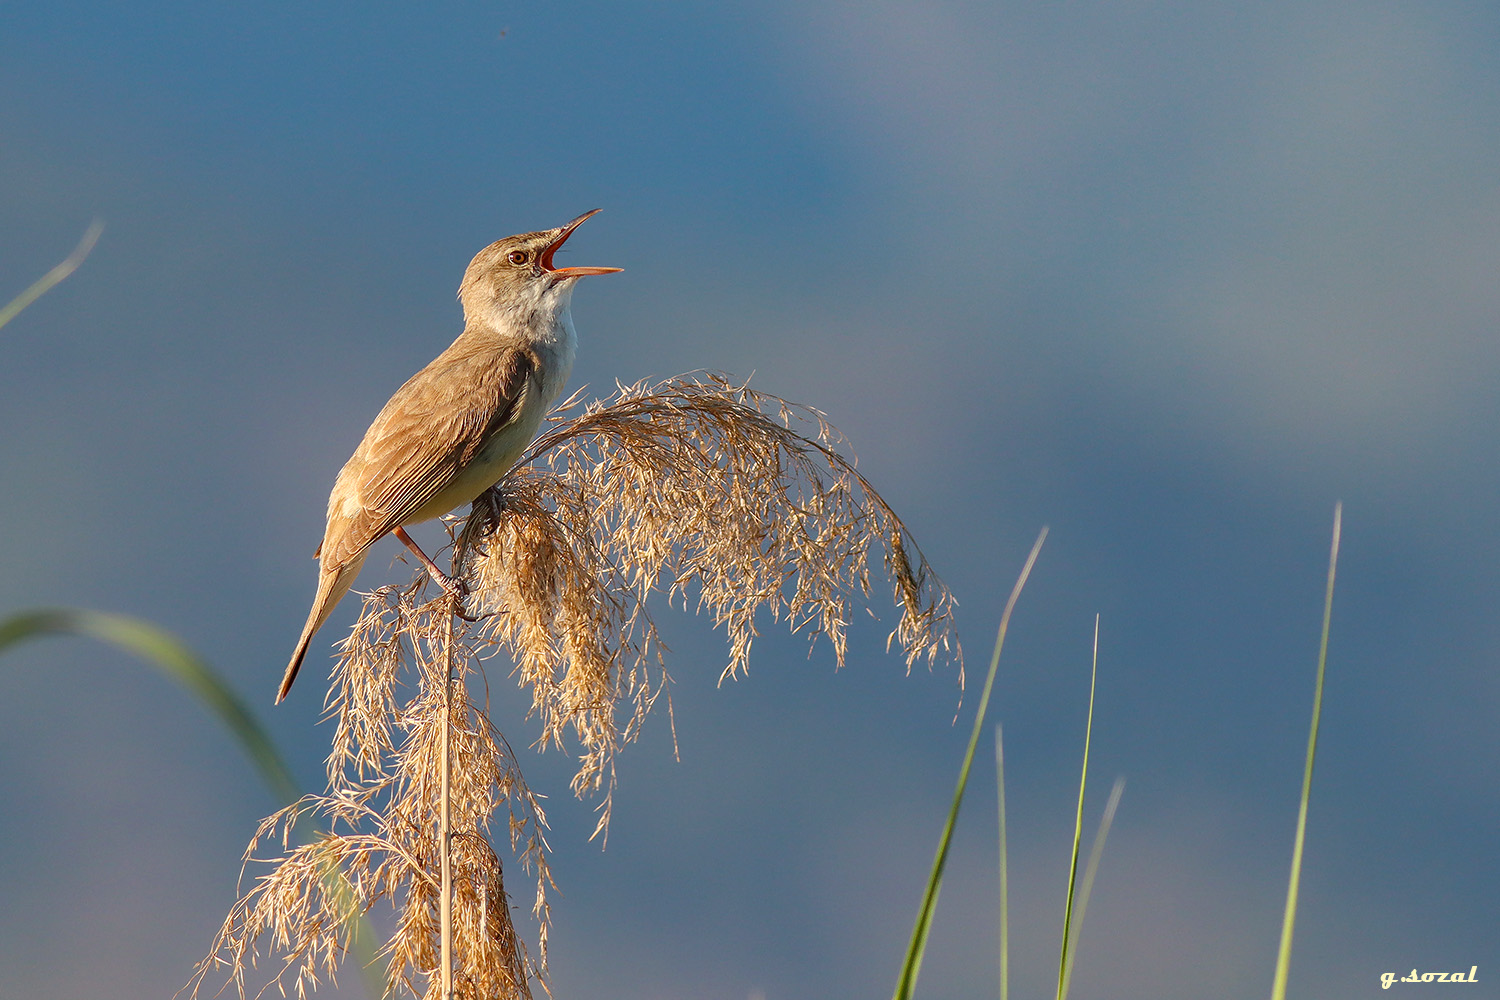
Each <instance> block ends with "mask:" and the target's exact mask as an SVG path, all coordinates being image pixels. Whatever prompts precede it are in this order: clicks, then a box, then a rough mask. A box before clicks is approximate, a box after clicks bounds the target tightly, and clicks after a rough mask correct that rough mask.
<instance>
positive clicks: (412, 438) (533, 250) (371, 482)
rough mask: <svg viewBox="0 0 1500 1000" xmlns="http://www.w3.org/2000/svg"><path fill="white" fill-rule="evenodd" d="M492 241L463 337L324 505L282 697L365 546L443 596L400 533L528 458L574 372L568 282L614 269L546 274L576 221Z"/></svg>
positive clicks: (475, 275)
mask: <svg viewBox="0 0 1500 1000" xmlns="http://www.w3.org/2000/svg"><path fill="white" fill-rule="evenodd" d="M598 211H599V209H597V208H596V209H594V211H593V212H585V213H584V214H583V215H580V216H579V217H578V218H576V219H574V220H573V221H572V222H570V223H568V224H567V225H566V226H562V227H560V228H557V229H548V230H545V231H543V232H539V233H522V234H521V235H519V236H508V237H506V238H505V239H503V240H500V241H499V242H497V243H491V244H490V245H489V246H487V247H485V248H484V249H483V250H481V251H479V253H478V254H476V255H475V257H474V259H473V260H472V261H470V262H469V267H468V270H466V271H465V272H464V280H463V283H462V284H461V285H459V287H458V298H459V301H460V302H462V303H463V309H464V331H463V333H462V334H460V335H459V338H458V339H457V340H455V341H454V342H453V343H452V344H451V345H449V347H448V349H447V350H446V351H444V352H443V353H442V354H439V355H438V356H437V357H436V358H435V359H434V360H433V361H432V363H431V364H429V365H428V366H427V367H426V368H423V369H422V370H421V371H419V372H417V373H416V374H415V375H413V376H412V377H411V378H410V379H408V380H407V382H406V384H405V385H403V386H402V387H401V388H400V389H397V390H396V394H395V395H394V396H392V397H391V398H390V402H388V403H386V404H385V408H384V409H382V410H381V411H380V415H379V416H377V417H376V418H375V422H374V423H373V424H371V425H370V429H369V430H367V431H365V437H364V440H363V441H361V442H360V443H359V447H358V448H356V449H354V454H353V456H351V457H350V459H349V461H348V462H346V463H344V468H343V469H342V470H340V472H339V476H338V480H337V481H336V482H335V483H334V484H333V492H332V493H331V494H329V496H328V527H327V529H326V530H325V531H324V533H323V544H322V545H320V546H319V547H318V551H317V552H316V553H315V556H316V557H317V558H318V559H319V560H320V565H319V570H318V592H317V596H316V597H314V598H313V605H312V612H311V613H310V614H309V615H308V616H307V624H306V625H305V626H304V627H303V629H302V637H301V638H300V639H298V640H297V649H296V652H294V653H292V659H291V662H290V663H288V664H287V667H286V676H285V677H283V678H282V680H281V690H280V691H279V692H277V694H276V703H277V704H278V705H279V704H281V700H282V699H283V698H285V697H286V693H287V691H288V690H290V689H291V686H292V682H293V681H294V680H296V679H297V670H298V668H300V667H301V666H302V658H303V657H304V656H306V655H307V646H308V643H310V642H311V641H312V637H313V634H314V633H315V632H317V631H318V629H319V628H320V627H322V625H323V623H324V622H325V621H327V620H328V616H329V615H331V614H332V613H333V609H334V607H335V606H337V604H338V602H339V600H340V599H341V598H342V597H343V596H344V595H345V594H346V593H348V592H349V588H350V587H352V586H353V585H354V579H355V577H357V576H358V575H359V568H360V566H361V565H363V563H364V561H365V556H366V555H367V554H368V553H369V551H370V546H371V545H373V544H374V543H375V542H376V541H378V540H379V539H381V538H382V537H384V536H385V535H386V534H387V533H388V532H394V533H395V535H396V537H397V538H399V539H400V540H401V542H402V543H403V544H404V545H406V547H407V548H409V549H411V550H412V552H414V553H415V554H416V556H417V558H418V559H420V560H421V561H422V564H423V565H424V566H426V567H427V570H428V572H429V573H430V574H431V575H432V578H433V579H434V580H436V581H437V582H438V583H440V584H441V585H442V586H443V587H444V588H445V589H446V590H448V592H449V593H453V594H457V593H459V588H458V585H457V584H455V583H454V581H452V580H450V579H449V578H448V577H447V576H446V575H445V574H444V573H443V572H442V571H441V570H440V569H438V567H437V565H436V564H434V563H433V561H432V560H431V559H429V558H428V557H427V554H426V553H425V552H423V551H422V550H421V549H420V548H419V547H418V546H417V543H416V542H414V541H412V539H411V537H410V536H409V535H408V534H407V533H406V532H405V531H404V530H403V526H404V525H408V524H416V523H417V522H419V521H428V520H431V519H432V518H435V517H441V516H443V515H444V514H446V513H448V512H449V511H450V510H453V509H454V508H455V507H459V506H462V505H463V504H466V503H469V502H470V501H472V500H473V499H474V498H475V497H477V496H479V494H481V493H483V492H484V491H485V490H487V489H489V488H490V487H491V486H493V485H494V484H495V483H497V482H499V481H500V477H501V476H503V475H505V473H506V472H508V471H509V470H510V467H511V466H512V465H514V464H515V462H516V459H518V458H520V457H521V453H522V452H524V451H525V450H526V446H527V445H528V444H530V443H531V439H532V438H533V437H535V436H536V432H537V429H538V428H539V427H540V426H541V423H542V417H543V416H545V415H546V413H547V410H548V408H549V407H550V406H551V405H552V403H553V401H554V400H555V399H557V395H558V393H559V392H560V391H561V390H562V387H563V383H564V382H566V381H567V379H568V373H569V371H571V370H572V368H573V355H574V353H575V351H576V350H577V345H578V335H577V333H576V332H575V331H574V329H573V317H572V315H571V314H570V313H569V311H568V304H569V302H570V300H571V299H572V297H573V287H574V285H575V284H577V279H578V278H582V277H584V276H585V275H590V274H610V273H612V272H615V271H618V270H620V268H618V267H555V266H553V263H552V256H553V254H555V253H556V252H557V249H558V247H560V246H562V245H563V243H564V241H566V240H567V238H568V237H569V236H571V235H572V234H573V230H575V229H577V228H578V227H579V226H580V225H581V224H582V223H583V221H584V220H585V219H587V218H589V217H590V216H592V215H594V214H595V213H596V212H598Z"/></svg>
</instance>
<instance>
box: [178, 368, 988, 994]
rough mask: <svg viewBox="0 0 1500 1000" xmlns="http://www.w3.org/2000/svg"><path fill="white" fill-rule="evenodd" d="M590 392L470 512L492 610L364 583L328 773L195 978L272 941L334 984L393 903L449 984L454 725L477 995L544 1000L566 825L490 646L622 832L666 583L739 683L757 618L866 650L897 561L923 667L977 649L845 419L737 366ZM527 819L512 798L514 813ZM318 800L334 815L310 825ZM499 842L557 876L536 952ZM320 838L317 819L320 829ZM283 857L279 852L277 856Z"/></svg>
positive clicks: (428, 964)
mask: <svg viewBox="0 0 1500 1000" xmlns="http://www.w3.org/2000/svg"><path fill="white" fill-rule="evenodd" d="M578 398H579V396H578V395H575V397H574V398H573V399H571V400H569V401H568V402H567V403H564V404H563V405H562V406H561V407H559V408H558V411H555V412H554V415H553V416H552V418H550V419H551V420H552V422H553V426H552V427H551V429H550V430H548V431H547V433H545V434H543V435H542V436H541V437H540V438H538V439H537V441H536V442H535V443H534V444H533V445H532V447H531V448H530V449H529V450H528V452H527V454H526V456H525V457H524V458H523V459H522V461H521V462H520V463H518V464H517V466H516V467H515V468H514V469H513V470H512V471H511V472H510V473H509V474H508V475H507V476H506V477H505V479H503V480H502V481H501V482H500V483H499V484H498V485H497V486H496V487H494V488H493V489H491V490H490V491H488V492H487V493H485V494H484V495H483V496H481V497H480V498H479V499H478V500H477V501H475V503H474V505H473V508H472V510H471V511H470V513H469V515H468V516H467V517H466V518H463V519H461V520H456V521H453V522H450V523H449V531H450V533H451V536H452V538H453V542H454V559H453V561H454V570H455V573H456V574H458V576H459V578H460V579H462V580H463V582H464V584H465V585H466V586H467V588H468V590H469V595H470V597H469V607H470V609H471V610H478V611H481V612H483V613H484V617H482V618H481V620H480V621H479V622H478V623H475V624H471V623H469V622H467V621H465V620H462V619H460V618H458V617H456V616H455V615H454V614H452V613H451V612H452V611H454V610H455V606H454V604H453V603H452V601H451V600H450V599H449V598H448V597H447V596H446V595H443V596H440V597H439V598H438V599H436V600H432V601H424V599H423V595H424V593H425V592H426V579H425V577H423V576H418V577H417V578H416V579H414V581H413V582H412V583H411V584H409V585H407V586H405V587H401V588H397V587H389V586H388V587H382V588H380V589H378V590H376V591H375V592H374V593H373V594H370V595H369V596H367V597H366V598H365V602H364V607H363V610H362V611H361V614H360V617H359V620H358V622H357V623H356V624H355V626H354V629H353V631H352V632H351V633H350V635H349V637H348V638H347V639H346V640H344V641H343V642H342V643H341V644H340V646H339V656H338V660H337V664H336V666H335V669H334V674H333V684H332V686H331V688H330V691H329V695H328V699H327V710H328V715H329V716H330V717H332V719H333V720H335V722H336V730H335V734H334V738H333V750H332V753H331V754H330V756H329V758H328V787H327V790H326V791H325V792H324V793H322V794H319V795H312V796H307V797H305V798H304V799H302V800H301V801H300V802H299V803H297V804H295V805H293V806H289V807H287V808H286V809H283V810H281V811H280V812H278V813H276V814H274V815H272V816H270V817H268V818H267V819H266V820H265V821H264V822H263V823H262V824H261V827H260V829H259V830H258V831H257V832H256V836H255V838H254V839H253V840H252V842H251V844H250V847H249V849H248V850H247V852H246V856H245V863H246V867H247V870H248V869H249V867H250V866H252V865H254V866H257V870H258V871H260V872H261V874H258V875H257V876H256V878H255V880H254V882H253V884H252V885H251V886H250V888H249V889H248V891H246V892H245V893H244V895H243V896H242V897H241V898H240V900H239V901H238V902H237V903H236V904H235V907H234V908H233V909H232V910H231V912H230V914H229V916H228V918H227V919H226V921H225V923H224V925H223V927H222V928H221V930H220V932H219V935H218V937H217V939H216V940H215V942H214V947H213V952H212V954H211V955H210V956H209V957H208V958H207V959H205V960H204V961H203V963H201V964H200V966H199V968H198V971H197V975H196V976H195V978H194V980H193V982H192V983H191V984H190V986H191V987H192V989H193V992H194V994H195V995H196V994H197V993H198V992H199V991H200V989H201V988H202V986H203V984H204V982H205V980H206V979H207V977H208V976H209V975H210V974H211V973H212V974H214V975H224V976H225V978H226V980H227V982H226V985H227V986H231V985H232V986H233V987H234V988H235V989H237V990H238V992H239V994H240V995H241V996H244V995H246V993H247V992H248V990H249V989H250V979H251V978H252V977H251V976H250V970H251V969H253V968H254V967H255V965H256V963H257V960H258V957H259V950H258V949H259V948H260V947H261V944H262V942H263V941H265V942H268V945H269V949H270V950H271V951H273V952H274V953H275V954H276V955H277V956H278V957H279V959H280V963H281V964H280V967H279V969H277V970H276V971H275V972H274V973H270V974H268V978H269V982H268V983H267V984H266V986H264V987H262V989H264V988H270V987H272V986H274V987H276V988H277V989H279V990H280V991H281V992H283V993H285V992H286V991H287V990H288V989H290V990H291V991H293V992H295V993H296V995H297V996H298V997H302V996H305V995H306V993H307V992H308V991H309V990H311V989H313V988H315V987H316V986H317V985H318V984H319V983H320V982H321V981H322V980H323V979H325V978H326V979H330V980H331V979H333V978H334V977H335V975H336V974H337V970H338V968H339V967H340V964H341V962H342V961H343V959H344V956H345V955H346V954H347V953H348V951H349V947H350V941H351V935H352V934H353V933H354V927H355V919H354V918H356V917H361V916H362V915H364V914H366V913H368V912H370V911H371V910H372V908H374V907H376V906H377V905H381V904H384V906H385V907H388V908H389V911H390V916H391V920H392V923H391V930H390V932H389V934H388V937H387V940H386V942H385V944H384V946H383V947H382V949H381V954H382V956H383V959H384V961H385V963H386V972H385V983H386V987H387V991H388V993H390V994H392V995H410V996H422V997H425V998H428V1000H437V998H438V997H440V996H441V995H442V986H441V979H440V975H439V972H440V969H439V966H440V965H441V959H440V947H439V927H438V914H439V911H440V908H441V907H440V903H441V899H440V897H441V892H440V885H441V882H440V876H439V871H440V853H441V852H440V849H439V848H440V841H441V837H440V834H439V830H440V824H439V822H438V820H437V817H438V816H439V815H440V813H441V811H442V808H443V805H444V803H443V800H442V795H441V785H442V773H443V767H442V766H441V763H440V758H441V755H442V748H443V745H444V743H445V741H446V743H447V745H448V752H449V753H450V754H451V765H450V767H449V769H448V771H449V774H450V775H451V788H450V789H449V793H448V799H447V802H446V806H447V809H448V811H449V814H450V815H451V826H450V827H449V828H450V829H451V830H452V831H453V835H452V838H451V859H450V864H451V866H452V869H451V870H452V884H453V892H452V897H451V903H450V905H451V908H452V926H453V930H452V948H453V969H454V971H453V994H454V996H456V997H464V998H471V997H472V998H486V1000H488V998H494V1000H509V998H517V997H523V998H529V997H530V996H531V984H532V983H537V984H539V985H541V987H542V988H543V989H544V990H545V988H546V956H547V936H548V930H549V926H550V908H549V902H548V890H549V889H550V888H552V887H553V882H552V876H551V872H550V869H549V867H548V854H549V847H548V844H547V840H546V831H547V820H546V815H545V813H544V812H543V810H542V808H541V805H540V802H539V801H538V796H536V795H535V794H533V793H532V791H531V790H530V788H529V787H528V786H527V784H526V782H525V780H524V778H523V777H522V775H521V772H520V769H519V767H518V766H517V762H516V759H515V756H514V754H513V753H512V752H511V748H510V746H509V744H508V743H507V742H506V740H505V738H504V736H502V735H501V733H500V732H499V730H497V729H496V728H495V726H494V725H493V724H492V723H491V721H490V716H489V711H488V707H489V706H488V684H489V679H488V676H487V673H486V663H488V662H490V661H492V660H499V661H501V662H504V663H506V664H508V665H509V666H510V667H511V671H512V673H513V675H514V676H515V678H516V679H517V682H518V683H519V685H520V686H521V687H523V688H527V689H529V690H530V694H531V713H530V714H531V715H532V716H534V717H535V718H536V719H537V720H538V721H539V723H540V726H541V735H540V738H539V740H538V744H539V745H540V746H541V747H543V748H546V747H558V748H563V749H565V750H566V751H567V752H570V753H574V754H576V756H577V760H578V769H577V772H576V774H575V775H574V778H573V781H572V788H573V791H574V793H575V794H576V795H578V796H580V797H583V796H589V795H597V796H598V799H599V806H598V822H597V825H596V827H595V829H594V836H604V835H606V833H607V830H608V826H609V821H610V809H611V803H612V796H613V791H614V787H615V757H616V755H617V754H618V753H619V751H620V749H621V748H622V747H623V746H624V745H625V744H627V743H629V742H630V741H632V740H633V739H635V738H636V736H637V735H638V734H639V732H640V730H641V726H642V724H643V723H644V721H645V719H646V717H647V715H648V714H649V713H650V711H651V709H652V708H653V707H654V706H655V705H656V703H657V701H658V700H659V699H660V698H661V697H662V695H663V694H665V693H666V691H667V687H668V684H669V681H670V678H669V676H668V674H667V672H666V670H665V666H664V662H663V658H662V646H661V643H660V641H659V639H658V636H657V632H656V626H655V624H654V622H653V620H652V617H651V612H650V611H649V610H648V599H649V598H651V597H652V595H655V594H665V595H666V597H667V600H668V602H669V603H671V604H675V605H680V606H682V607H684V608H695V609H696V610H697V611H698V612H699V613H706V614H708V615H709V616H711V618H712V620H713V622H714V624H715V625H716V626H722V627H723V628H724V630H725V632H726V633H727V636H728V640H729V650H728V659H727V662H726V663H725V665H724V666H723V668H722V672H721V680H722V679H724V678H729V677H735V676H737V675H738V674H739V672H740V671H741V670H744V669H746V666H747V664H748V660H749V655H750V649H751V645H752V643H753V641H754V639H755V637H756V635H757V634H758V629H757V624H756V614H757V612H768V613H769V614H770V615H771V617H772V618H773V619H774V620H777V621H785V622H786V623H787V624H788V625H789V626H790V628H791V629H792V630H793V631H794V632H800V633H803V634H806V635H807V636H809V638H810V641H812V642H814V643H815V642H816V641H817V640H818V639H819V638H826V639H827V640H828V642H829V644H830V646H831V648H832V650H833V654H834V659H835V661H836V663H837V664H838V665H840V666H842V665H843V662H844V659H845V655H846V650H847V627H848V621H849V619H850V612H851V610H852V608H853V606H854V604H856V603H860V604H864V603H865V602H866V601H867V600H868V599H869V598H870V597H871V594H872V576H873V575H874V574H875V573H876V572H877V569H880V570H883V571H884V574H885V576H886V577H887V578H888V579H889V580H890V582H891V587H892V594H893V598H894V602H895V606H896V609H897V612H898V617H897V621H896V624H895V626H894V628H893V629H892V631H891V632H890V635H889V636H888V639H887V645H888V646H890V645H892V644H894V645H897V646H899V647H900V649H901V650H902V652H903V654H904V656H905V658H906V665H907V669H908V670H910V668H911V666H912V665H913V664H914V663H916V662H918V661H919V660H923V659H925V660H927V661H928V662H929V663H931V662H933V661H934V660H935V658H937V657H938V656H940V655H943V656H947V657H950V658H951V659H953V660H954V661H956V662H957V663H958V665H959V678H960V683H961V682H962V654H961V650H960V649H959V647H958V644H957V641H956V637H955V632H954V618H953V605H954V602H953V598H952V596H951V595H950V594H949V593H948V591H947V589H946V588H945V587H944V586H943V585H942V583H941V581H940V580H938V579H937V577H936V576H935V575H934V574H933V573H932V571H931V569H930V568H929V567H928V565H927V563H926V561H925V559H924V558H923V556H922V554H921V551H920V550H919V549H918V548H917V546H916V545H915V543H914V542H913V541H912V539H911V536H910V535H909V533H908V532H907V530H906V528H905V526H904V525H903V524H902V523H901V520H900V519H899V518H898V517H897V516H896V514H895V513H894V512H893V511H892V510H891V508H890V507H889V505H888V504H886V502H885V501H884V500H883V499H881V497H880V496H879V494H877V493H876V492H875V490H874V489H873V488H872V487H871V486H870V484H869V483H868V482H866V481H865V479H864V477H863V476H861V475H860V474H859V472H858V471H857V469H856V468H855V465H854V462H853V461H852V460H850V459H847V458H845V457H844V456H843V454H841V450H845V449H846V448H847V442H846V441H845V439H844V438H843V437H842V435H840V434H839V433H838V431H837V430H835V429H834V428H833V427H832V426H831V425H830V424H829V423H828V421H827V420H826V419H825V417H824V416H823V414H821V413H820V412H818V411H816V410H813V409H811V408H808V407H802V406H796V405H793V404H790V403H787V402H786V401H784V400H781V399H779V398H777V397H775V396H771V395H768V394H765V393H760V392H757V391H755V390H752V389H750V388H749V387H748V386H746V385H744V384H739V383H735V382H733V381H731V380H730V379H728V378H726V377H725V376H723V375H719V374H716V373H694V374H691V375H685V376H679V377H676V378H672V379H667V380H664V381H657V382H640V383H636V384H634V385H629V386H620V387H618V391H617V392H616V393H615V394H614V395H613V396H611V397H610V398H608V399H605V400H600V401H596V402H593V403H590V404H589V405H588V406H586V407H583V408H582V410H581V412H577V413H576V414H574V415H569V414H568V411H570V410H577V409H578ZM502 810H503V814H502ZM304 817H306V818H310V819H315V820H316V821H317V823H318V824H319V826H320V827H321V829H322V830H323V831H324V832H322V833H319V834H317V835H315V836H312V837H310V838H309V839H304V840H300V841H299V840H298V839H297V836H296V834H295V832H294V827H295V826H296V825H297V822H298V821H299V820H300V819H303V818H304ZM497 817H500V821H501V822H503V823H504V832H503V834H502V835H501V836H500V837H499V838H498V840H499V842H500V843H501V844H502V845H503V847H504V849H506V850H508V851H509V852H510V853H511V854H512V855H513V856H515V857H517V858H518V860H519V861H520V864H521V867H522V869H523V870H524V871H526V872H527V873H528V874H529V876H530V877H531V879H532V880H533V882H534V895H533V903H532V906H531V913H532V916H533V918H534V920H535V921H536V924H537V926H538V939H537V949H536V958H535V959H533V958H532V957H531V956H530V954H529V953H528V951H527V949H526V947H525V946H524V944H523V943H522V941H521V939H520V937H519V936H518V935H517V933H516V929H515V926H514V923H513V921H512V917H511V904H510V899H509V896H508V894H507V890H506V887H505V884H504V882H503V880H502V877H501V875H502V865H501V861H500V857H499V853H498V852H497V851H496V849H495V846H494V844H495V843H496V840H494V839H492V836H493V829H492V825H493V823H494V822H496V820H497ZM304 829H305V826H304ZM266 849H271V850H272V851H274V852H275V853H276V856H275V857H272V858H269V859H267V860H264V861H262V860H260V859H259V854H260V852H262V851H264V850H266Z"/></svg>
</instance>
